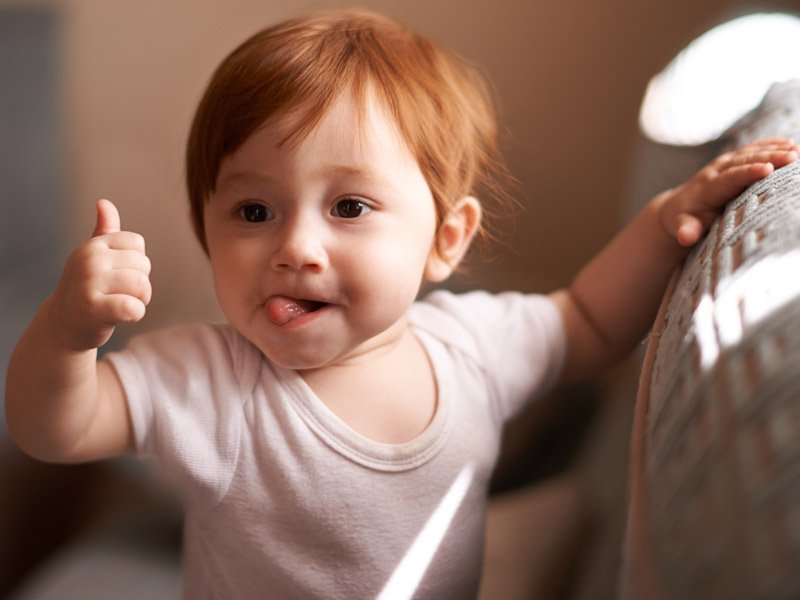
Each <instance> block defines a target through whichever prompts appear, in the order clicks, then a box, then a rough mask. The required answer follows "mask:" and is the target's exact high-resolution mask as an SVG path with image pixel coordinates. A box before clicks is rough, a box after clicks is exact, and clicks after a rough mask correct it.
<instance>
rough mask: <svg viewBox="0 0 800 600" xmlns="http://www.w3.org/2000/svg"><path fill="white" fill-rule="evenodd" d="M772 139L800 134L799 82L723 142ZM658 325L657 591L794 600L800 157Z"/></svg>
mask: <svg viewBox="0 0 800 600" xmlns="http://www.w3.org/2000/svg"><path fill="white" fill-rule="evenodd" d="M774 135H783V136H788V137H793V138H794V139H796V140H800V82H797V81H794V82H788V83H784V84H780V85H776V86H773V88H772V89H771V90H770V92H769V93H768V94H767V96H766V98H765V99H764V101H763V103H762V104H761V105H760V106H759V107H758V108H757V109H756V110H755V111H753V112H752V113H751V114H749V115H747V116H746V117H745V118H744V119H742V120H741V121H740V122H739V123H737V124H736V126H735V127H734V128H733V129H732V130H731V131H730V132H729V139H730V140H731V142H732V144H734V145H741V144H744V143H747V142H749V141H752V140H755V139H759V138H764V137H770V136H774ZM661 325H662V326H661V327H660V328H659V333H658V335H659V337H658V339H653V340H651V344H657V346H656V351H655V360H654V362H653V367H652V373H651V378H650V381H649V404H648V406H647V416H646V425H645V442H644V448H645V457H644V472H643V476H644V490H645V503H646V514H647V523H648V527H649V529H650V531H649V534H650V540H651V544H652V551H653V559H654V562H655V563H656V564H655V567H656V572H658V573H659V574H660V577H659V579H660V582H661V587H662V588H663V591H664V595H665V597H667V598H781V599H783V598H785V599H787V600H788V599H795V598H800V568H798V566H799V565H800V161H799V162H795V163H793V164H791V165H789V166H787V167H784V168H782V169H779V170H777V171H775V172H774V173H773V174H772V175H770V176H769V177H767V178H765V179H764V180H762V181H760V182H758V183H756V184H755V185H753V186H751V187H750V188H749V189H747V190H746V191H745V192H744V193H743V194H741V195H740V196H739V197H738V198H737V199H736V200H735V201H733V202H732V203H730V204H729V205H728V206H727V207H726V209H725V211H724V213H723V214H722V215H721V218H720V219H718V221H717V222H716V223H715V225H714V226H713V228H712V229H711V231H710V233H709V235H708V237H707V239H706V240H705V241H704V242H703V243H702V244H701V245H700V246H699V247H698V248H697V249H696V250H695V251H694V253H693V254H692V256H690V258H689V260H688V261H687V263H686V265H685V267H684V270H683V272H682V273H681V275H680V278H679V279H678V281H677V285H676V287H675V291H674V293H673V295H672V297H671V298H670V300H669V303H668V305H667V307H666V312H665V313H664V319H663V322H662V324H661ZM645 383H646V382H645Z"/></svg>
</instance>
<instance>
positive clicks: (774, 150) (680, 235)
mask: <svg viewBox="0 0 800 600" xmlns="http://www.w3.org/2000/svg"><path fill="white" fill-rule="evenodd" d="M799 153H800V146H799V145H798V144H795V143H794V142H793V141H792V140H789V139H786V138H770V139H766V140H760V141H757V142H753V143H751V144H747V145H746V146H742V147H741V148H738V149H737V150H733V151H731V152H726V153H725V154H722V155H720V156H719V157H717V158H716V159H714V160H713V161H712V162H711V163H709V164H708V165H706V166H705V167H704V168H703V169H701V170H700V171H699V172H698V173H697V174H696V175H695V176H694V177H692V178H691V179H690V180H689V181H687V182H686V183H684V184H682V185H680V186H678V187H676V188H673V189H671V190H667V191H665V192H662V193H661V194H659V195H658V196H656V198H655V202H657V203H658V204H659V206H658V212H659V216H660V218H661V224H662V226H663V227H664V229H666V231H667V233H668V234H669V235H671V236H672V237H674V238H675V239H676V240H677V241H678V243H679V244H680V245H681V246H686V247H689V246H693V245H694V244H696V243H697V242H698V241H699V240H700V239H701V238H702V237H703V236H704V235H705V234H706V232H707V231H708V229H709V228H710V227H711V223H712V222H713V221H714V218H715V217H717V216H718V215H719V211H720V209H721V208H722V207H723V206H724V205H725V204H726V203H727V202H729V201H730V200H732V199H733V198H735V197H736V196H738V195H739V194H741V193H742V191H743V190H744V189H745V188H746V187H747V186H748V185H750V184H751V183H753V182H755V181H757V180H759V179H762V178H764V177H766V176H767V175H769V174H770V173H772V171H774V170H775V169H778V168H780V167H783V166H785V165H788V164H789V163H792V162H794V161H795V160H797V157H798V154H799Z"/></svg>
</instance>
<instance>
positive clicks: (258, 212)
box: [238, 202, 275, 223]
mask: <svg viewBox="0 0 800 600" xmlns="http://www.w3.org/2000/svg"><path fill="white" fill-rule="evenodd" d="M238 213H239V216H240V217H242V218H243V219H244V220H245V221H247V222H248V223H262V222H264V221H268V220H271V219H274V218H275V215H274V214H273V213H272V211H271V210H270V209H269V208H267V207H266V206H264V205H263V204H258V203H256V202H252V203H250V204H245V205H243V206H240V207H239V210H238Z"/></svg>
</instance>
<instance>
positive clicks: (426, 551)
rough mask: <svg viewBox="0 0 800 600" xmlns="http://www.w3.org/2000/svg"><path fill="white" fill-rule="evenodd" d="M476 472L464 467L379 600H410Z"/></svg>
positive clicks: (470, 466)
mask: <svg viewBox="0 0 800 600" xmlns="http://www.w3.org/2000/svg"><path fill="white" fill-rule="evenodd" d="M474 475H475V470H474V469H473V468H472V465H467V466H466V467H464V468H463V469H462V470H461V472H460V473H459V474H458V476H457V477H456V478H455V480H454V481H453V483H452V484H451V485H450V489H449V490H447V493H446V494H445V495H444V497H443V498H442V500H441V502H440V503H439V505H438V506H437V507H436V510H435V511H433V514H432V515H431V516H430V518H429V519H428V521H427V522H426V523H425V526H424V527H423V528H422V531H420V533H419V535H418V536H417V538H416V539H415V540H414V543H413V544H411V547H410V548H409V549H408V552H407V553H406V555H405V556H404V557H403V560H401V561H400V564H399V565H398V566H397V568H396V569H395V571H394V573H393V574H392V576H391V577H390V578H389V581H387V582H386V585H385V586H384V588H383V590H382V591H381V593H380V595H379V596H378V598H377V600H411V598H413V597H414V593H415V592H416V591H417V587H418V586H419V584H420V583H421V582H422V577H423V576H424V575H425V572H426V571H427V570H428V566H430V564H431V561H432V560H433V557H434V556H435V555H436V551H437V550H438V549H439V545H440V544H441V543H442V540H443V539H444V536H445V534H446V533H447V531H448V529H449V528H450V524H451V523H452V521H453V517H455V516H456V513H457V512H458V508H459V507H460V506H461V502H462V501H463V500H464V497H465V496H466V495H467V491H468V490H469V487H470V485H471V484H472V479H473V477H474Z"/></svg>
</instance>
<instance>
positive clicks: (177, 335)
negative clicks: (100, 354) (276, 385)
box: [106, 325, 254, 505]
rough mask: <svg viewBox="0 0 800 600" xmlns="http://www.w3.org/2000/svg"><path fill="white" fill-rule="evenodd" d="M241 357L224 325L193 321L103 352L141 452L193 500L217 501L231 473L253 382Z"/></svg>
mask: <svg viewBox="0 0 800 600" xmlns="http://www.w3.org/2000/svg"><path fill="white" fill-rule="evenodd" d="M241 355H242V352H241V349H237V340H236V338H235V337H234V336H233V335H232V334H231V332H230V331H228V330H226V328H225V327H222V326H212V325H195V326H183V327H177V328H171V329H167V330H164V331H159V332H155V333H150V334H146V335H143V336H140V337H137V338H134V339H133V340H132V341H131V343H130V344H129V346H128V347H127V348H126V349H125V350H123V351H121V352H113V353H109V354H108V355H107V356H106V360H108V361H109V362H110V363H111V365H112V366H113V368H114V369H115V371H116V373H117V375H118V376H119V378H120V381H121V383H122V387H123V389H124V391H125V395H126V398H127V402H128V408H129V412H130V416H131V423H132V427H133V431H134V437H135V443H136V451H137V453H138V454H140V455H143V456H149V457H154V458H156V459H157V460H158V461H159V462H160V463H161V464H162V466H163V467H164V468H165V470H166V471H167V472H168V473H169V475H171V476H173V477H174V478H176V479H177V480H178V483H179V487H180V488H181V489H182V490H185V491H186V492H187V498H186V500H187V502H190V503H194V504H195V505H204V504H208V505H214V504H216V502H217V501H218V500H219V498H221V497H222V495H224V493H225V491H226V490H227V486H228V485H229V483H230V480H231V478H232V476H233V471H234V469H235V466H236V462H237V457H238V448H239V440H240V437H241V423H242V416H241V415H242V406H243V403H244V402H245V401H246V398H247V389H246V386H242V384H241V382H242V381H243V380H248V379H253V380H254V377H252V376H251V377H246V376H244V375H245V374H244V373H243V372H242V369H243V365H242V361H241ZM237 357H238V358H239V360H237ZM245 362H246V361H245ZM251 370H252V369H251Z"/></svg>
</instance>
